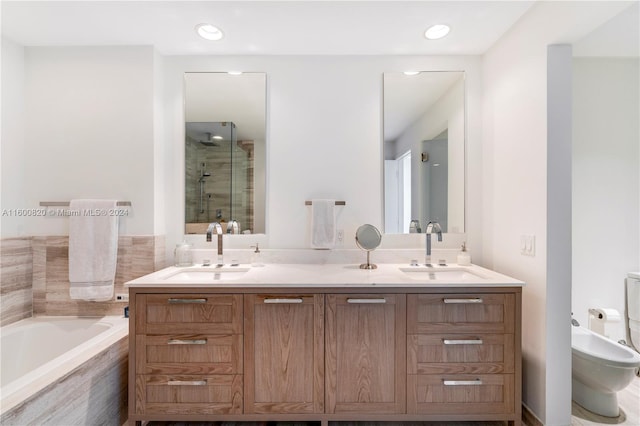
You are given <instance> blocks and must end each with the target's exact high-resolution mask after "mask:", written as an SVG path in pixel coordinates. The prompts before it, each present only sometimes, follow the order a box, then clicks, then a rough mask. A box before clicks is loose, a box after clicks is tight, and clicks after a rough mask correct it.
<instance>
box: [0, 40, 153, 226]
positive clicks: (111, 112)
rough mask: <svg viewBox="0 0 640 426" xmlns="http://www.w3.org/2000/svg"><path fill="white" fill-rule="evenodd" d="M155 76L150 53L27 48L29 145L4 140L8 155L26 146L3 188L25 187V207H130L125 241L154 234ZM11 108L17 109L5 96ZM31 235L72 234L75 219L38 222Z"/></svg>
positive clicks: (128, 49) (115, 49)
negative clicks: (76, 202)
mask: <svg viewBox="0 0 640 426" xmlns="http://www.w3.org/2000/svg"><path fill="white" fill-rule="evenodd" d="M154 76H155V74H154V52H153V49H152V48H151V47H54V48H44V47H42V48H41V47H29V48H26V49H25V59H24V81H25V92H24V95H25V97H24V102H25V124H26V125H25V130H24V139H23V140H19V139H15V140H4V138H3V149H5V144H7V147H8V148H7V149H15V148H12V147H15V146H18V144H19V145H20V146H23V147H24V148H23V149H24V154H23V158H22V161H20V162H18V163H16V164H15V170H14V171H12V172H11V171H9V170H6V171H5V170H3V174H4V176H3V182H4V181H5V179H8V180H11V181H12V182H16V184H17V185H20V186H21V187H22V190H23V193H24V204H23V206H22V207H28V208H33V207H37V206H38V204H39V202H40V201H67V200H70V199H73V198H116V199H119V200H126V201H131V202H132V204H133V207H132V209H131V211H130V215H129V216H128V217H126V218H124V219H123V220H122V221H121V229H120V232H121V234H123V233H127V234H136V235H140V234H152V233H153V232H154V211H155V210H154V162H155V161H156V160H155V159H154V133H155V132H156V131H158V129H157V128H154ZM5 106H8V107H9V108H11V109H13V106H12V105H8V104H7V103H5V97H4V93H3V107H5ZM3 109H4V108H3ZM5 160H6V159H4V158H3V162H4V161H5ZM20 171H22V172H21V173H20ZM3 192H4V191H3ZM3 207H5V208H9V207H11V206H9V205H5V206H3ZM15 207H20V206H17V205H16V206H15ZM4 231H5V232H6V231H7V229H5V230H4ZM25 232H26V234H27V235H65V234H67V233H68V219H67V218H62V217H45V218H33V219H30V220H28V221H26V222H25Z"/></svg>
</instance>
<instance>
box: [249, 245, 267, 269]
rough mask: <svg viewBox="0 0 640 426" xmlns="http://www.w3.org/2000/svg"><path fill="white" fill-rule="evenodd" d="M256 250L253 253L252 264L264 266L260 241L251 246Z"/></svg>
mask: <svg viewBox="0 0 640 426" xmlns="http://www.w3.org/2000/svg"><path fill="white" fill-rule="evenodd" d="M251 248H255V250H254V251H253V252H252V253H251V266H264V264H263V263H262V253H260V247H259V246H258V243H256V245H255V246H251Z"/></svg>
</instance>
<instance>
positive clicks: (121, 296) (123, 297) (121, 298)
mask: <svg viewBox="0 0 640 426" xmlns="http://www.w3.org/2000/svg"><path fill="white" fill-rule="evenodd" d="M116 301H118V302H128V301H129V293H117V294H116Z"/></svg>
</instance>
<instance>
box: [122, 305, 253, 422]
mask: <svg viewBox="0 0 640 426" xmlns="http://www.w3.org/2000/svg"><path fill="white" fill-rule="evenodd" d="M133 301H134V304H133V309H132V310H131V313H132V316H131V318H132V319H133V320H134V321H135V322H134V323H133V325H134V326H135V327H133V328H132V327H131V325H132V324H130V333H131V334H130V343H133V344H132V345H131V348H134V352H130V356H133V357H134V361H135V362H133V363H132V362H131V360H130V363H129V365H130V367H133V368H132V370H133V371H130V374H129V380H130V383H129V404H130V409H129V412H130V414H145V415H158V414H165V415H193V414H234V413H242V409H243V407H242V402H243V401H242V392H243V383H242V379H243V376H242V374H243V359H242V353H243V348H242V344H243V342H242V329H243V325H242V295H227V294H190V293H185V294H182V293H176V294H172V293H167V294H137V295H136V296H135V298H134V299H133ZM132 339H133V340H132ZM132 380H133V383H131V381H132ZM132 385H133V386H132ZM132 409H133V410H132ZM132 411H133V413H132Z"/></svg>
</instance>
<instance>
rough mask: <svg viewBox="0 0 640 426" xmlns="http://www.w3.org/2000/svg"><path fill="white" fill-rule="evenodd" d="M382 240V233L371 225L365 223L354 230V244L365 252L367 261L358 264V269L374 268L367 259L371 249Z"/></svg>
mask: <svg viewBox="0 0 640 426" xmlns="http://www.w3.org/2000/svg"><path fill="white" fill-rule="evenodd" d="M380 241H382V234H380V231H379V230H378V228H376V227H375V226H373V225H369V224H365V225H362V226H360V227H359V228H358V229H357V230H356V245H357V246H358V247H360V248H361V249H362V250H365V251H366V252H367V263H363V264H362V265H360V269H376V268H377V266H376V265H372V264H371V262H370V261H369V258H370V253H371V251H373V250H375V249H376V248H377V247H378V246H379V245H380Z"/></svg>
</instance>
